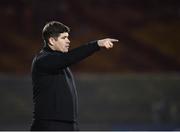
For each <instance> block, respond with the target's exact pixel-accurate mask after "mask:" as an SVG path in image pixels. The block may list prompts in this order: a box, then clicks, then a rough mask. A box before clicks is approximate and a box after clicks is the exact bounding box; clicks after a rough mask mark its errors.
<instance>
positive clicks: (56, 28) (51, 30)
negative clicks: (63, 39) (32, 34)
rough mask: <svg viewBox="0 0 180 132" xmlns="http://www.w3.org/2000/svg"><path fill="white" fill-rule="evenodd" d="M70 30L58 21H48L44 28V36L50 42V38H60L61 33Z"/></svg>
mask: <svg viewBox="0 0 180 132" xmlns="http://www.w3.org/2000/svg"><path fill="white" fill-rule="evenodd" d="M64 32H68V33H69V32H70V28H69V27H68V26H66V25H64V24H63V23H61V22H58V21H50V22H48V23H47V24H46V25H45V26H44V28H43V30H42V38H43V40H44V41H45V43H46V44H48V43H49V38H50V37H53V38H58V37H59V34H60V33H64Z"/></svg>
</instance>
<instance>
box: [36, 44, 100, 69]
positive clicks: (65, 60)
mask: <svg viewBox="0 0 180 132" xmlns="http://www.w3.org/2000/svg"><path fill="white" fill-rule="evenodd" d="M99 49H100V47H99V46H98V44H97V41H93V42H90V43H87V44H85V45H82V46H80V47H78V48H75V49H73V50H71V51H69V52H67V53H62V52H53V53H49V54H48V55H45V56H44V57H41V58H40V59H39V61H38V67H40V68H41V70H43V69H44V70H57V69H61V68H65V67H68V66H70V65H72V64H74V63H77V62H79V61H81V60H82V59H84V58H86V57H88V56H90V55H91V54H93V53H94V52H95V51H98V50H99Z"/></svg>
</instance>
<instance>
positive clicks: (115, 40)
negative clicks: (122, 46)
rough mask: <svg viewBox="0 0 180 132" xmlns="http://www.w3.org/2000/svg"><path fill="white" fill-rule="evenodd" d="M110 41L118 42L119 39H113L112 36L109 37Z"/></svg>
mask: <svg viewBox="0 0 180 132" xmlns="http://www.w3.org/2000/svg"><path fill="white" fill-rule="evenodd" d="M109 41H111V42H118V41H119V40H118V39H111V38H109Z"/></svg>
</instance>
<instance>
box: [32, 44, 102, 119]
mask: <svg viewBox="0 0 180 132" xmlns="http://www.w3.org/2000/svg"><path fill="white" fill-rule="evenodd" d="M99 49H100V47H99V46H98V45H97V42H96V41H94V42H90V43H88V44H85V45H82V46H80V47H78V48H75V49H73V50H71V51H69V52H67V53H62V52H58V51H53V50H51V48H50V47H48V46H46V47H44V48H43V49H42V50H41V51H40V53H38V54H37V55H36V56H35V58H34V60H33V63H32V85H33V102H34V118H35V119H48V120H60V121H71V122H76V121H77V113H78V111H77V110H78V108H77V107H78V105H77V92H76V86H75V83H74V79H73V75H72V73H71V71H70V69H69V68H68V66H70V65H71V64H74V63H76V62H78V61H80V60H82V59H84V58H86V57H87V56H89V55H91V54H92V53H94V52H95V51H97V50H99Z"/></svg>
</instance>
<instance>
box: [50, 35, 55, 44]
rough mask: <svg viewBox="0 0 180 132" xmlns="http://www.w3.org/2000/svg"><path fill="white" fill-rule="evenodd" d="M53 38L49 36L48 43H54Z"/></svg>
mask: <svg viewBox="0 0 180 132" xmlns="http://www.w3.org/2000/svg"><path fill="white" fill-rule="evenodd" d="M54 42H55V39H54V38H53V37H50V38H49V44H50V45H54Z"/></svg>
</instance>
